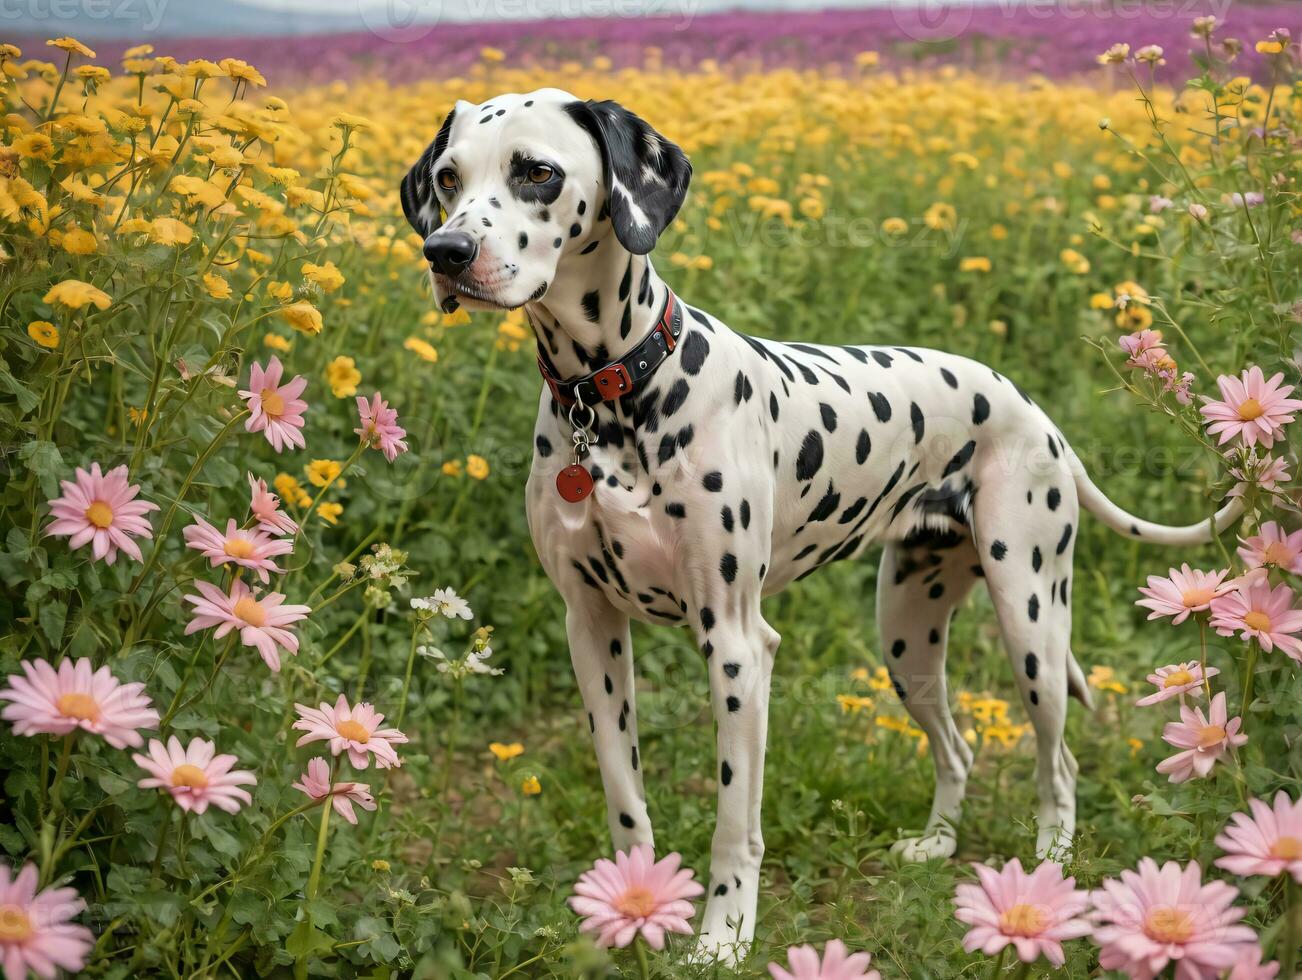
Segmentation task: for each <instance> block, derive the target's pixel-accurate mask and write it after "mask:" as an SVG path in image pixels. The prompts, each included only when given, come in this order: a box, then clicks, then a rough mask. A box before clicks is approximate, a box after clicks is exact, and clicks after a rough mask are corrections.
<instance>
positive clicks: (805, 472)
mask: <svg viewBox="0 0 1302 980" xmlns="http://www.w3.org/2000/svg"><path fill="white" fill-rule="evenodd" d="M822 465H823V437H822V436H821V435H819V433H818V430H817V429H810V430H809V432H808V433H806V435H805V441H804V442H802V443H801V445H800V452H799V453H798V454H797V455H796V479H797V480H812V479H813V478H814V474H815V473H817V472H818V471H819V468H820V467H822Z"/></svg>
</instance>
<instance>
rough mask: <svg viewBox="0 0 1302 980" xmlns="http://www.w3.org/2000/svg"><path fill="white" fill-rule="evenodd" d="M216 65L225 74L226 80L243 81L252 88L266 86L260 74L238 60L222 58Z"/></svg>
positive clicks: (244, 62)
mask: <svg viewBox="0 0 1302 980" xmlns="http://www.w3.org/2000/svg"><path fill="white" fill-rule="evenodd" d="M218 65H219V66H220V67H221V69H222V71H224V72H226V76H227V77H228V78H233V79H235V80H236V81H245V82H248V83H249V84H250V85H254V86H262V85H266V84H267V80H266V79H265V78H263V77H262V73H261V72H260V71H258V70H257V69H256V68H254V67H253V66H252V65H250V64H249V63H248V62H247V61H240V60H239V59H238V58H223V59H222V60H221V61H219V62H218Z"/></svg>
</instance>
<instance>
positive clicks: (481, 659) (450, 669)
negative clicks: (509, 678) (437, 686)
mask: <svg viewBox="0 0 1302 980" xmlns="http://www.w3.org/2000/svg"><path fill="white" fill-rule="evenodd" d="M416 652H417V653H418V654H420V655H421V656H422V657H425V658H426V659H428V660H433V661H434V666H435V668H436V669H437V670H438V672H439V673H440V674H447V675H448V676H450V677H452V678H454V679H456V680H461V679H463V678H466V677H469V676H470V675H472V674H486V675H487V676H489V677H497V676H499V675H501V674H503V673H505V671H503V670H502V669H500V668H498V667H490V666H489V665H488V664H487V663H485V661H486V660H488V658H489V657H491V656H492V655H493V651H492V649H491V648H489V647H484V648H483V649H482V650H471V651H470V652H469V653H467V654H466V655H465V656H464V657H462V658H460V659H459V660H452V659H449V658H448V655H447V654H446V653H444V652H443V651H442V650H440V649H439V648H438V647H433V646H425V645H421V646H418V647H417V648H416Z"/></svg>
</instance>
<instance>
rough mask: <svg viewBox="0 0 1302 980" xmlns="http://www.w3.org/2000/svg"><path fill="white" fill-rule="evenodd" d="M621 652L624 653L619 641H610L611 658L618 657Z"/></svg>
mask: <svg viewBox="0 0 1302 980" xmlns="http://www.w3.org/2000/svg"><path fill="white" fill-rule="evenodd" d="M623 652H624V646H623V644H622V643H620V642H619V640H611V641H610V655H611V656H612V657H618V656H619V655H620V654H621V653H623Z"/></svg>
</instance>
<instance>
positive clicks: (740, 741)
mask: <svg viewBox="0 0 1302 980" xmlns="http://www.w3.org/2000/svg"><path fill="white" fill-rule="evenodd" d="M706 621H707V622H708V621H709V617H707V620H706ZM699 637H700V643H701V650H702V652H703V653H704V654H705V656H706V658H707V661H708V666H709V674H710V699H711V702H712V704H713V707H714V717H715V723H716V725H717V727H718V751H719V771H718V777H719V808H718V818H717V822H716V824H715V828H714V841H713V845H712V847H711V852H710V881H709V884H708V886H707V887H708V894H709V899H708V900H707V902H706V906H705V915H704V917H703V918H702V921H701V934H700V937H699V951H700V953H701V954H703V955H704V956H706V957H709V958H718V959H721V960H723V961H724V962H729V963H733V962H736V961H737V960H739V959H741V958H742V957H743V956H745V954H746V950H747V948H748V947H749V945H750V941H751V939H752V938H753V937H754V935H755V911H756V904H757V901H758V899H759V873H760V861H761V860H762V859H763V857H764V835H763V833H762V831H761V828H760V807H761V803H762V799H763V795H764V748H765V743H766V740H767V737H768V715H769V679H770V676H771V674H772V670H773V655H774V653H775V652H776V651H777V647H778V640H779V637H778V634H777V633H776V632H775V631H774V630H773V629H772V628H771V627H770V626H769V625H768V623H766V622H764V619H763V617H762V616H761V615H760V611H759V600H758V597H756V599H755V601H754V604H753V607H751V608H746V609H744V610H741V611H740V612H739V614H737V615H736V616H730V617H729V618H728V619H727V620H721V621H719V622H717V623H714V624H713V625H711V626H710V628H708V629H706V628H705V626H704V624H703V625H702V628H701V630H700V633H699Z"/></svg>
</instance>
